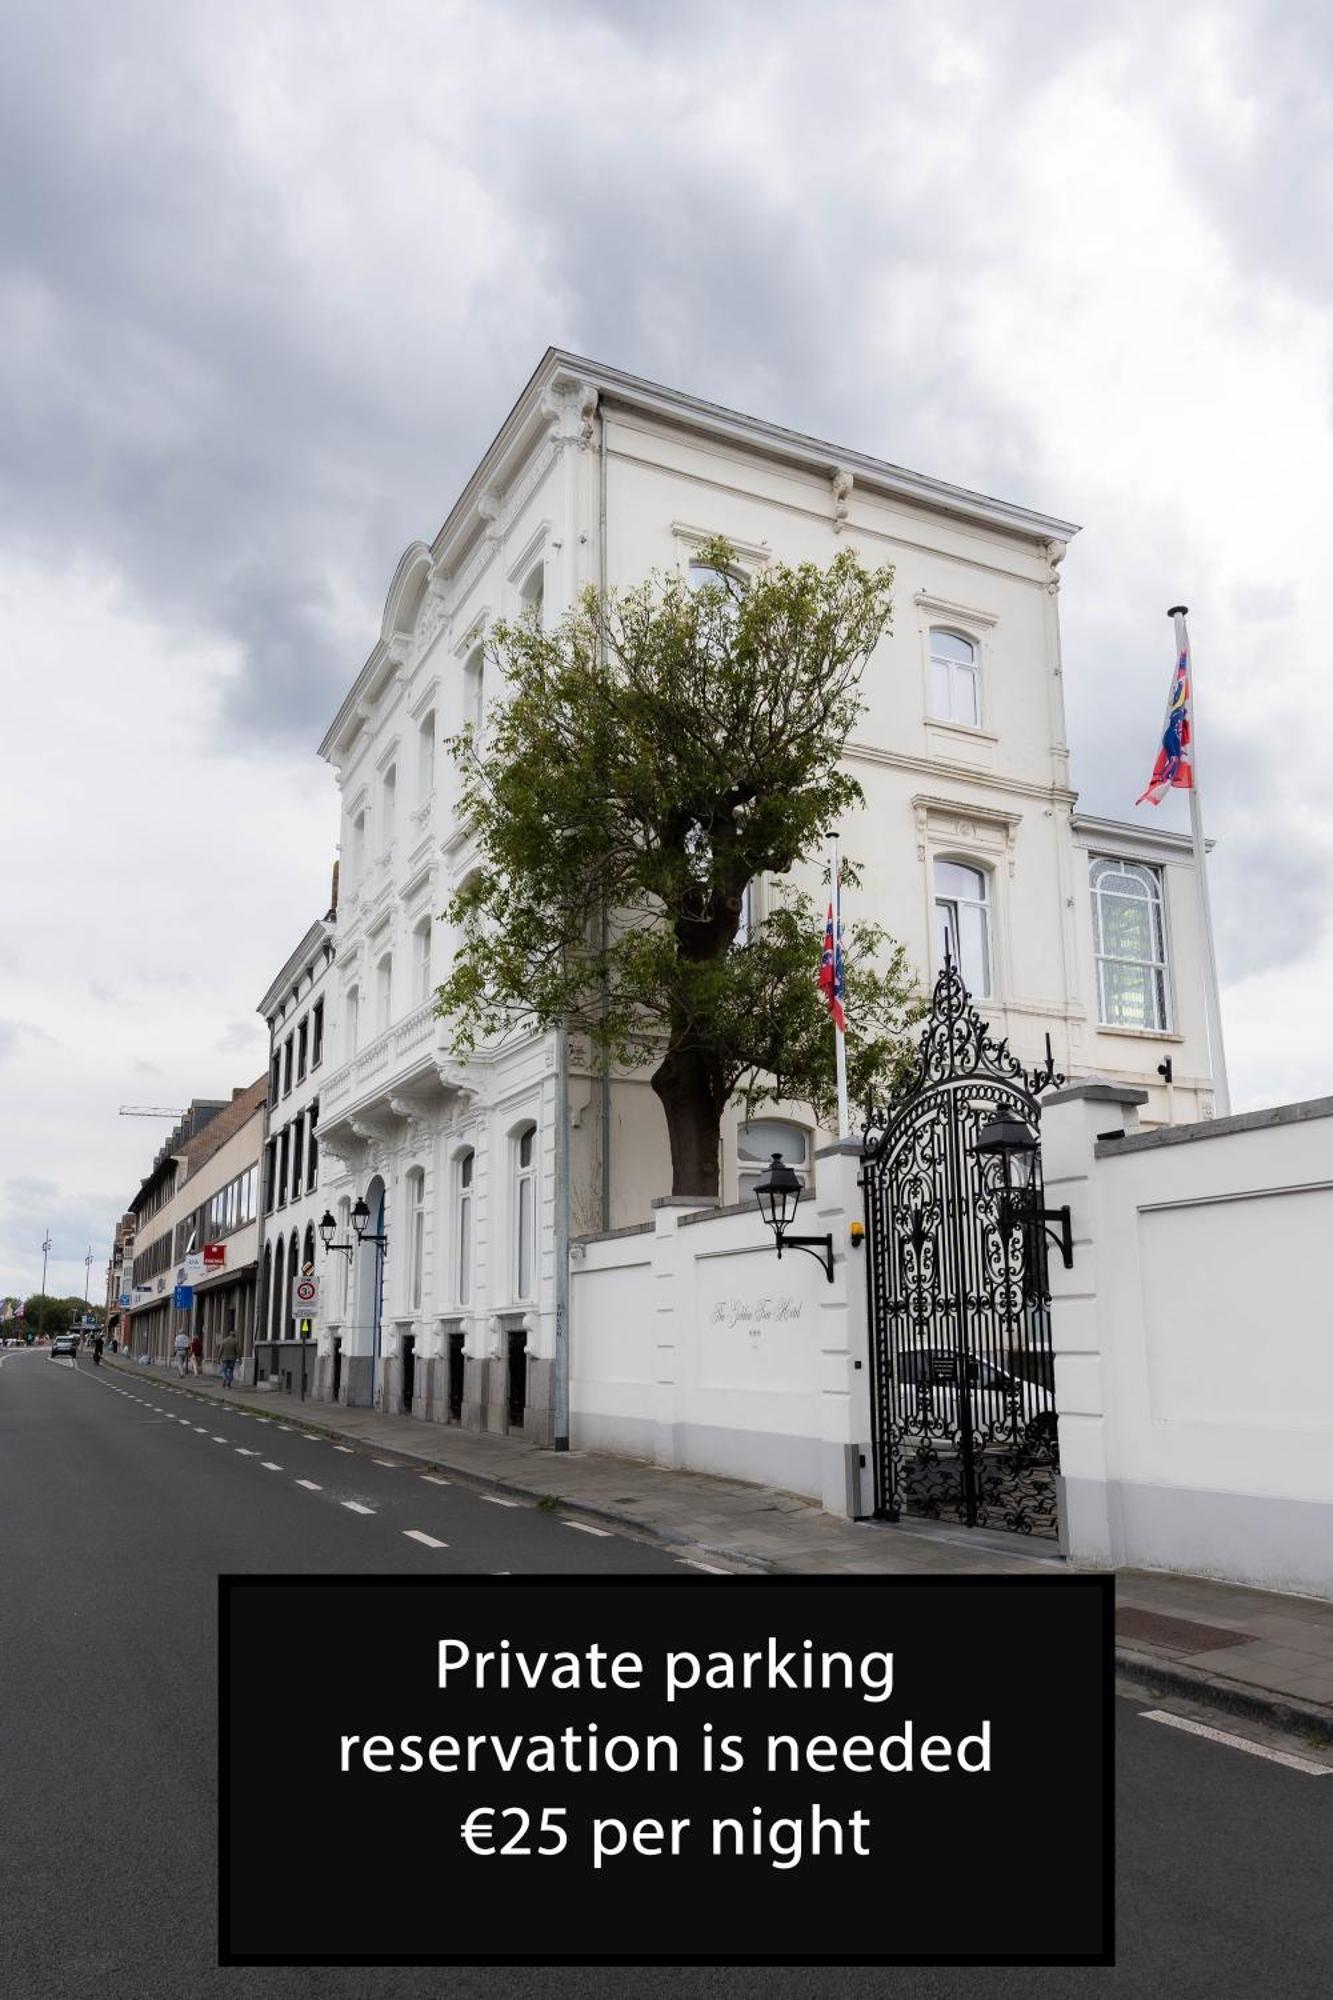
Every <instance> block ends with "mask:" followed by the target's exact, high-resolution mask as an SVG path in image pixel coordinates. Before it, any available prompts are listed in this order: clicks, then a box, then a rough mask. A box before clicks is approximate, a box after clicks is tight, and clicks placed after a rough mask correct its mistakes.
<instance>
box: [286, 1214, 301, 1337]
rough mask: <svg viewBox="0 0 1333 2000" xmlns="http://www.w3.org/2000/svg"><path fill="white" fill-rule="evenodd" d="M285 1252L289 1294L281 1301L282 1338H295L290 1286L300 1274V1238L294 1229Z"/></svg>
mask: <svg viewBox="0 0 1333 2000" xmlns="http://www.w3.org/2000/svg"><path fill="white" fill-rule="evenodd" d="M287 1254H288V1258H289V1260H290V1261H289V1262H288V1265H287V1290H288V1294H289V1296H288V1297H287V1298H285V1299H284V1300H283V1302H282V1337H283V1339H284V1340H295V1338H296V1321H295V1320H294V1319H293V1318H292V1300H291V1297H290V1293H291V1289H292V1286H293V1285H294V1284H295V1283H296V1280H297V1279H298V1278H299V1277H300V1275H301V1239H300V1237H299V1236H298V1235H297V1233H296V1231H295V1230H293V1231H292V1240H291V1243H290V1245H289V1246H288V1253H287Z"/></svg>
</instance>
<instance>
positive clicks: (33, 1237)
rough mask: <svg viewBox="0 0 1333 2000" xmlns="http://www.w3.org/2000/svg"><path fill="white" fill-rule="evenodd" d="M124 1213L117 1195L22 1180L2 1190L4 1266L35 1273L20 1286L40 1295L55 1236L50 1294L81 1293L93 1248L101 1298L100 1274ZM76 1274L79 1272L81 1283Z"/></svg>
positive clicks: (0, 1246)
mask: <svg viewBox="0 0 1333 2000" xmlns="http://www.w3.org/2000/svg"><path fill="white" fill-rule="evenodd" d="M124 1212H125V1204H124V1202H123V1201H122V1200H118V1199H117V1198H116V1197H115V1196H114V1195H108V1194H73V1195H68V1194H65V1193H63V1192H62V1190H61V1189H60V1188H59V1187H58V1186H57V1185H56V1183H55V1182H54V1181H48V1180H41V1179H37V1178H29V1177H25V1176H21V1175H20V1176H16V1177H14V1178H12V1179H9V1180H7V1181H5V1183H4V1185H3V1189H0V1265H4V1266H5V1267H7V1268H8V1269H10V1270H14V1271H19V1272H26V1273H30V1277H29V1278H28V1279H27V1280H20V1283H22V1285H23V1289H24V1290H25V1291H27V1292H35V1291H37V1290H38V1289H39V1287H40V1285H41V1280H42V1240H43V1237H44V1236H45V1235H46V1234H47V1233H48V1232H49V1234H50V1237H51V1254H50V1258H49V1261H48V1266H47V1289H48V1291H55V1292H57V1293H61V1294H64V1293H66V1292H72V1291H74V1290H76V1289H77V1290H78V1291H80V1292H81V1291H82V1290H83V1278H84V1271H83V1259H84V1255H85V1253H86V1252H87V1251H88V1250H89V1249H90V1248H91V1249H92V1251H93V1252H94V1254H95V1256H96V1259H97V1262H96V1263H95V1264H94V1266H93V1291H92V1296H93V1297H94V1298H95V1297H96V1296H97V1292H98V1273H99V1271H100V1269H101V1267H102V1266H103V1265H104V1264H105V1261H106V1255H107V1253H108V1251H109V1249H110V1245H111V1238H112V1234H113V1230H114V1227H115V1223H116V1219H117V1217H119V1216H121V1215H123V1214H124ZM74 1271H77V1273H78V1280H77V1285H76V1284H75V1281H74V1278H73V1276H72V1273H73V1272H74Z"/></svg>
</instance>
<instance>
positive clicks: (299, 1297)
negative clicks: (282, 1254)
mask: <svg viewBox="0 0 1333 2000" xmlns="http://www.w3.org/2000/svg"><path fill="white" fill-rule="evenodd" d="M318 1311H319V1279H318V1278H294V1279H293V1280H292V1318H293V1319H313V1318H314V1316H315V1314H316V1313H317V1312H318Z"/></svg>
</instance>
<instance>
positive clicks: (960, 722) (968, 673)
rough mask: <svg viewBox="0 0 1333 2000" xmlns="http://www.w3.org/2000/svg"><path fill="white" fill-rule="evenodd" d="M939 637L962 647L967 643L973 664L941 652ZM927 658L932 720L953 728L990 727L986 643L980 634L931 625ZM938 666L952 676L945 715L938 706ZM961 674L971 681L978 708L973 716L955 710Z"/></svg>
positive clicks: (973, 697)
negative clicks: (984, 666)
mask: <svg viewBox="0 0 1333 2000" xmlns="http://www.w3.org/2000/svg"><path fill="white" fill-rule="evenodd" d="M937 636H938V637H939V638H941V639H952V640H954V641H955V642H956V643H957V644H958V645H960V646H967V647H968V648H969V649H970V650H971V654H972V661H971V665H970V666H969V665H966V664H965V663H964V662H963V661H961V660H955V659H952V658H951V657H950V656H949V655H948V654H947V653H937V652H936V650H935V640H936V637H937ZM926 660H927V666H928V670H929V680H928V687H929V703H928V708H927V715H928V717H929V720H930V721H931V722H941V723H943V724H944V725H945V727H946V728H949V729H980V730H984V729H985V727H986V708H985V698H984V697H985V688H984V685H983V676H982V646H981V641H980V639H979V638H978V637H977V635H976V634H975V633H974V632H965V631H961V630H960V629H959V628H958V627H956V626H954V625H940V624H931V625H928V626H927V627H926ZM937 667H942V668H943V669H944V670H945V672H946V674H947V675H948V690H949V702H948V712H947V714H941V712H940V710H939V708H938V707H937V705H936V693H935V670H936V668H937ZM959 677H962V678H964V679H966V680H967V681H969V682H970V683H971V687H972V707H973V709H974V711H975V712H974V713H973V714H972V715H971V716H961V715H956V714H955V713H954V706H955V702H954V691H955V687H956V685H957V681H958V679H959Z"/></svg>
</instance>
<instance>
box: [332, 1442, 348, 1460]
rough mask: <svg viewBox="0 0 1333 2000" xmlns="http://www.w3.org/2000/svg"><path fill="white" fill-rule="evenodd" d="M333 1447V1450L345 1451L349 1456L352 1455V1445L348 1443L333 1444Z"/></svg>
mask: <svg viewBox="0 0 1333 2000" xmlns="http://www.w3.org/2000/svg"><path fill="white" fill-rule="evenodd" d="M333 1449H334V1450H335V1451H345V1452H346V1453H347V1455H348V1457H349V1458H350V1457H351V1455H352V1447H351V1445H350V1444H335V1445H334V1447H333Z"/></svg>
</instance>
